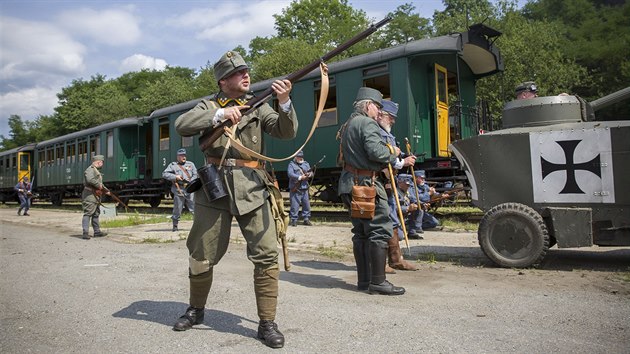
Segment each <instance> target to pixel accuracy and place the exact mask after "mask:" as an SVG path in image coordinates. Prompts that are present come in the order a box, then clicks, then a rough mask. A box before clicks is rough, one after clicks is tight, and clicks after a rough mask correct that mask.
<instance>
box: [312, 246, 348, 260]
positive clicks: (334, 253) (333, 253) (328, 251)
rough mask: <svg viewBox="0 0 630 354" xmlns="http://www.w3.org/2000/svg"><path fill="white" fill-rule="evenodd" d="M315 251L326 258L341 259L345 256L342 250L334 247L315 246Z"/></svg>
mask: <svg viewBox="0 0 630 354" xmlns="http://www.w3.org/2000/svg"><path fill="white" fill-rule="evenodd" d="M317 251H318V252H319V254H321V255H322V256H326V257H328V258H333V259H339V260H341V259H344V258H345V256H346V254H345V252H342V251H340V250H337V249H334V248H332V247H323V246H320V247H318V248H317Z"/></svg>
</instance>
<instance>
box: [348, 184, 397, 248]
mask: <svg viewBox="0 0 630 354" xmlns="http://www.w3.org/2000/svg"><path fill="white" fill-rule="evenodd" d="M351 198H352V197H351V196H350V195H349V194H342V195H341V199H342V200H343V202H344V204H346V205H349V203H350V200H351ZM351 220H352V234H354V236H353V238H359V239H369V240H370V242H374V243H381V244H387V241H388V240H389V239H390V238H392V235H393V233H394V231H393V225H392V221H391V219H390V217H389V205H388V204H387V199H383V198H381V197H379V195H378V194H377V195H376V210H375V211H374V217H373V218H372V219H371V220H368V219H358V218H352V219H351Z"/></svg>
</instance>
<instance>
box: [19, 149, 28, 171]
mask: <svg viewBox="0 0 630 354" xmlns="http://www.w3.org/2000/svg"><path fill="white" fill-rule="evenodd" d="M28 160H29V155H28V154H24V153H22V154H20V166H19V169H20V171H28V165H29V161H28Z"/></svg>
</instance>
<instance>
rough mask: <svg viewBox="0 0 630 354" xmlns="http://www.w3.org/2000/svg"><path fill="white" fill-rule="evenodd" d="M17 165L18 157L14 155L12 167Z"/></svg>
mask: <svg viewBox="0 0 630 354" xmlns="http://www.w3.org/2000/svg"><path fill="white" fill-rule="evenodd" d="M16 167H17V157H15V155H14V156H12V157H11V168H16Z"/></svg>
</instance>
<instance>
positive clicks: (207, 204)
mask: <svg viewBox="0 0 630 354" xmlns="http://www.w3.org/2000/svg"><path fill="white" fill-rule="evenodd" d="M214 75H215V78H216V80H217V81H218V84H219V89H220V90H219V93H217V94H215V95H214V96H212V98H210V99H204V100H202V101H201V102H199V103H198V104H197V106H196V107H194V108H193V109H191V110H190V111H188V112H187V113H184V114H182V115H181V116H179V117H178V118H177V120H176V122H175V127H176V129H177V132H178V133H179V134H180V135H182V136H193V135H196V134H199V132H200V131H204V130H206V129H207V128H209V127H213V126H214V127H216V126H219V125H222V123H224V122H225V121H227V120H229V121H230V124H229V125H230V126H231V127H232V132H233V134H234V136H235V137H236V138H237V139H239V140H240V141H241V142H242V143H243V145H244V146H245V147H247V148H250V149H252V150H254V151H256V152H262V150H263V147H264V134H269V135H271V136H273V137H276V138H281V139H293V138H294V137H295V136H296V133H297V127H298V122H297V115H296V113H295V110H294V109H293V105H292V103H291V99H290V97H289V93H290V92H291V87H292V84H291V82H290V81H289V80H276V81H275V82H274V83H273V84H272V89H273V92H274V93H275V95H276V97H277V99H278V106H279V110H278V112H276V111H274V110H273V109H272V108H271V106H270V105H269V104H267V103H264V104H262V105H260V106H258V107H257V108H256V109H255V110H253V111H252V112H251V113H249V114H247V115H242V111H243V110H246V109H248V108H249V107H248V106H246V105H245V103H246V102H247V101H248V100H250V99H251V98H252V97H253V96H252V95H251V93H250V76H249V67H248V65H247V64H246V63H245V61H244V60H243V58H242V57H241V55H240V54H238V53H237V52H234V51H229V52H227V53H225V54H224V55H222V56H221V58H220V59H219V60H218V61H217V62H216V64H214ZM223 125H225V124H223ZM227 142H228V140H227V138H226V137H225V136H221V137H220V138H219V139H217V140H215V141H213V142H211V143H210V144H209V146H208V147H206V149H205V150H204V155H205V156H206V162H207V165H206V166H204V167H203V168H200V169H199V170H198V173H199V178H200V180H201V182H202V183H203V185H204V189H203V191H200V192H199V193H197V195H196V196H195V218H194V222H193V226H192V229H191V230H190V233H189V235H188V240H187V242H186V245H187V247H188V251H189V255H190V256H189V281H190V306H189V307H188V309H187V310H186V312H185V313H184V315H183V316H181V317H180V318H179V319H178V320H177V322H176V323H175V325H174V326H173V329H174V330H176V331H185V330H188V329H190V328H192V326H193V325H196V324H200V323H203V320H204V307H205V305H206V301H207V299H208V294H209V292H210V288H211V286H212V281H213V268H214V266H215V265H216V264H218V263H219V261H220V260H221V258H222V257H223V255H224V254H225V252H226V251H227V248H228V244H229V240H230V231H231V227H232V220H233V219H234V218H236V221H237V222H238V224H239V227H240V229H241V232H242V233H243V236H244V238H245V240H247V257H248V258H249V260H250V261H251V262H252V263H253V264H254V292H255V295H256V305H257V308H258V317H259V318H260V321H259V324H258V338H259V339H261V340H262V341H263V342H264V343H265V344H266V345H267V346H269V347H272V348H281V347H282V346H284V335H283V334H282V333H281V332H280V331H279V330H278V326H277V324H276V323H275V322H274V321H275V317H276V306H277V299H278V278H279V275H280V270H279V268H278V247H277V245H278V232H277V230H278V227H279V226H278V223H277V222H278V218H277V217H276V215H274V214H275V209H274V204H273V203H274V201H272V196H273V195H274V193H272V192H274V191H275V190H272V189H270V188H275V187H274V186H273V183H272V181H271V180H270V178H269V176H268V175H267V174H266V173H265V170H264V164H263V163H262V161H258V160H253V159H252V158H251V157H250V156H246V155H245V154H243V153H241V152H239V151H238V150H236V149H234V148H233V147H230V146H229V145H228V143H227ZM278 194H279V193H278ZM280 203H282V201H281V200H280ZM274 222H275V223H274Z"/></svg>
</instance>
